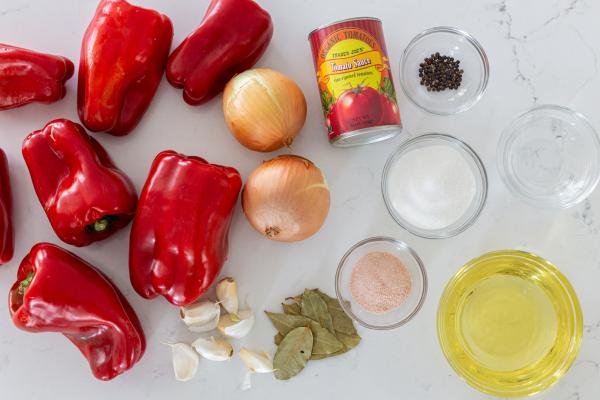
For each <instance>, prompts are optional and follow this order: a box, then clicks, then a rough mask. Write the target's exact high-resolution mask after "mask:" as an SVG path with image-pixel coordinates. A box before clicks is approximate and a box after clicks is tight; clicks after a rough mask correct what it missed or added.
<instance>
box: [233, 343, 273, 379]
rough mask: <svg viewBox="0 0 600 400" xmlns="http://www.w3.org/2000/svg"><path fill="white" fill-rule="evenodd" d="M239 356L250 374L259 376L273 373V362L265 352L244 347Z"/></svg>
mask: <svg viewBox="0 0 600 400" xmlns="http://www.w3.org/2000/svg"><path fill="white" fill-rule="evenodd" d="M239 355H240V359H241V360H242V362H243V363H244V365H246V368H248V370H249V371H250V372H253V373H257V374H265V373H270V372H273V360H271V357H270V356H269V355H268V354H267V353H265V352H264V351H252V350H248V349H247V348H245V347H242V348H241V349H240V352H239Z"/></svg>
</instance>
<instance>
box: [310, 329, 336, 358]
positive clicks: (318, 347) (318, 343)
mask: <svg viewBox="0 0 600 400" xmlns="http://www.w3.org/2000/svg"><path fill="white" fill-rule="evenodd" d="M310 330H311V331H312V334H313V348H312V355H315V354H319V355H329V354H333V353H336V352H338V351H340V350H343V349H344V348H345V346H344V344H343V343H342V342H341V341H339V340H338V338H336V337H335V335H334V334H333V333H331V332H329V331H328V330H327V329H325V328H323V327H322V326H321V325H320V324H319V323H318V322H315V321H311V322H310Z"/></svg>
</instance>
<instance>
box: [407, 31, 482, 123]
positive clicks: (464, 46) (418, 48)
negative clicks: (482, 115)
mask: <svg viewBox="0 0 600 400" xmlns="http://www.w3.org/2000/svg"><path fill="white" fill-rule="evenodd" d="M434 53H440V54H441V55H445V56H450V57H454V58H455V59H456V60H460V68H461V69H462V70H464V74H463V79H462V83H461V85H460V87H459V88H458V89H456V90H444V91H442V92H428V91H427V88H426V87H425V86H422V85H421V84H420V78H419V64H421V63H422V62H423V60H424V59H425V58H426V57H429V56H431V55H432V54H434ZM489 73H490V66H489V61H488V58H487V55H486V54H485V51H484V50H483V47H482V46H481V44H479V42H478V41H477V40H475V38H473V37H472V36H471V35H469V34H468V33H467V32H464V31H462V30H460V29H457V28H452V27H447V26H440V27H435V28H431V29H427V30H426V31H424V32H422V33H420V34H418V35H417V36H416V37H415V38H414V39H413V40H411V42H410V43H409V44H408V46H407V47H406V49H405V50H404V53H403V54H402V58H401V59H400V86H401V87H402V90H403V91H404V93H405V94H406V96H407V97H408V99H409V100H410V101H412V102H413V103H414V104H415V105H417V106H418V107H420V108H421V109H423V110H425V111H427V112H430V113H432V114H437V115H452V114H457V113H460V112H463V111H466V110H468V109H469V108H471V107H472V106H473V105H475V104H476V103H477V102H478V101H479V100H480V99H481V97H483V94H484V93H485V90H486V88H487V83H488V79H489Z"/></svg>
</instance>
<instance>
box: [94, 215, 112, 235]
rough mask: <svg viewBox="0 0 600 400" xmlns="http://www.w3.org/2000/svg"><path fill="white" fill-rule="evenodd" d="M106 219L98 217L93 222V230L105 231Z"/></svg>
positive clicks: (106, 226)
mask: <svg viewBox="0 0 600 400" xmlns="http://www.w3.org/2000/svg"><path fill="white" fill-rule="evenodd" d="M108 224H109V222H108V219H106V218H102V219H99V220H98V221H96V222H94V231H96V232H102V231H105V230H106V228H108Z"/></svg>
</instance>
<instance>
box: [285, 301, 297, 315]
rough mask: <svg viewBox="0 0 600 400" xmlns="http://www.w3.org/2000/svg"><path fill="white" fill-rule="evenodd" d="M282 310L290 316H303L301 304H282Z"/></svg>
mask: <svg viewBox="0 0 600 400" xmlns="http://www.w3.org/2000/svg"><path fill="white" fill-rule="evenodd" d="M281 308H283V312H284V313H286V314H289V315H301V314H302V310H301V309H300V304H298V303H281Z"/></svg>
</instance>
